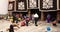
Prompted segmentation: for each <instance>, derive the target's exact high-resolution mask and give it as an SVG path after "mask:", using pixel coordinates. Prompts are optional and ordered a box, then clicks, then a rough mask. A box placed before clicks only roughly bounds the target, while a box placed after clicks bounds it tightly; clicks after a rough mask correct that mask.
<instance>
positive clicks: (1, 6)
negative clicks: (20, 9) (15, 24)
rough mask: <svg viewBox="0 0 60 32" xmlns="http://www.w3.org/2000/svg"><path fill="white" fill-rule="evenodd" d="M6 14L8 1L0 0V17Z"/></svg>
mask: <svg viewBox="0 0 60 32" xmlns="http://www.w3.org/2000/svg"><path fill="white" fill-rule="evenodd" d="M7 13H8V0H0V15H1V14H2V15H4V14H7Z"/></svg>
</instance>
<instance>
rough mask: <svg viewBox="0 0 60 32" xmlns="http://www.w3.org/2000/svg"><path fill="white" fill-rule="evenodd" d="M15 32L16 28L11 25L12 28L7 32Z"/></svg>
mask: <svg viewBox="0 0 60 32" xmlns="http://www.w3.org/2000/svg"><path fill="white" fill-rule="evenodd" d="M14 30H17V29H16V28H14V25H12V24H11V25H10V28H8V29H7V31H9V32H14Z"/></svg>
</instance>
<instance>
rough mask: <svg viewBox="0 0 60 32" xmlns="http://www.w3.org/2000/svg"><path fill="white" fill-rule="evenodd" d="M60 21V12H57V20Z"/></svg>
mask: <svg viewBox="0 0 60 32" xmlns="http://www.w3.org/2000/svg"><path fill="white" fill-rule="evenodd" d="M59 19H60V12H57V20H59Z"/></svg>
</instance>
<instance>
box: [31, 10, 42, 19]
mask: <svg viewBox="0 0 60 32" xmlns="http://www.w3.org/2000/svg"><path fill="white" fill-rule="evenodd" d="M30 11H31V14H35V13H37V14H38V15H39V19H41V12H40V11H39V9H31V10H30Z"/></svg>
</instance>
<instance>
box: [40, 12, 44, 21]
mask: <svg viewBox="0 0 60 32" xmlns="http://www.w3.org/2000/svg"><path fill="white" fill-rule="evenodd" d="M43 20H44V14H43V12H41V21H43Z"/></svg>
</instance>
